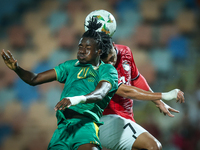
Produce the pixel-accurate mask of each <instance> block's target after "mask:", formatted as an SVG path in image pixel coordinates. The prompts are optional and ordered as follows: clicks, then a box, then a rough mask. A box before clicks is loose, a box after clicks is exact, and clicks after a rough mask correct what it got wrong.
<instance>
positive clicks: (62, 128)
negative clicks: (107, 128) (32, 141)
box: [48, 118, 102, 150]
mask: <svg viewBox="0 0 200 150" xmlns="http://www.w3.org/2000/svg"><path fill="white" fill-rule="evenodd" d="M88 143H93V144H96V145H98V147H99V149H102V147H101V144H100V141H99V127H98V126H97V125H96V123H94V122H93V121H92V120H91V119H89V118H73V119H68V120H63V121H62V122H61V123H59V125H58V128H57V129H56V130H55V132H54V134H53V136H52V138H51V141H50V143H49V146H48V150H77V149H78V147H79V146H81V145H83V144H88Z"/></svg>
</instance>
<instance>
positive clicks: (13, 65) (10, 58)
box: [1, 49, 18, 71]
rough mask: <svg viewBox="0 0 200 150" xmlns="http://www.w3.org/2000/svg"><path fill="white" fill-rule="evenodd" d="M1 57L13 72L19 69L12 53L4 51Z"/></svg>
mask: <svg viewBox="0 0 200 150" xmlns="http://www.w3.org/2000/svg"><path fill="white" fill-rule="evenodd" d="M1 56H2V58H3V60H4V62H5V64H6V65H7V66H8V68H10V69H11V70H14V71H15V70H16V69H17V67H18V63H17V60H15V58H14V57H13V55H12V53H11V52H10V51H9V50H7V53H6V52H5V51H4V49H3V50H2V51H1Z"/></svg>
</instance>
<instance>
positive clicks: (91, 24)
mask: <svg viewBox="0 0 200 150" xmlns="http://www.w3.org/2000/svg"><path fill="white" fill-rule="evenodd" d="M101 25H102V23H100V22H99V23H97V18H95V17H92V19H90V20H89V21H88V25H87V26H86V25H85V26H86V27H87V28H88V30H87V31H86V32H85V33H84V34H83V36H82V37H90V38H94V40H96V42H97V46H98V47H97V48H98V49H101V50H102V54H101V59H104V58H106V57H107V56H108V54H109V53H110V50H111V48H112V38H111V37H110V36H109V35H108V34H106V33H105V32H98V31H96V30H97V29H99V28H100V27H101Z"/></svg>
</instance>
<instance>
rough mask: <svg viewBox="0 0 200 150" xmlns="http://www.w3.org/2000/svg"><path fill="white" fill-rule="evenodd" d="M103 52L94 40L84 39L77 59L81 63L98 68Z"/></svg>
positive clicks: (80, 42)
mask: <svg viewBox="0 0 200 150" xmlns="http://www.w3.org/2000/svg"><path fill="white" fill-rule="evenodd" d="M100 53H101V50H99V49H97V44H96V41H95V40H94V39H93V38H88V37H83V38H81V40H80V41H79V45H78V53H77V58H78V60H79V62H80V63H83V64H92V65H94V66H96V65H97V64H98V63H99V60H100Z"/></svg>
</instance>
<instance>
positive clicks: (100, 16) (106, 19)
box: [84, 9, 117, 36]
mask: <svg viewBox="0 0 200 150" xmlns="http://www.w3.org/2000/svg"><path fill="white" fill-rule="evenodd" d="M93 17H95V18H97V21H98V22H100V23H101V27H100V28H98V29H97V30H98V31H99V32H101V31H102V32H105V33H106V34H108V35H110V36H112V35H113V34H114V33H115V31H116V28H117V23H116V20H115V17H114V16H113V15H112V14H111V13H110V12H108V11H106V10H102V9H101V10H95V11H92V12H91V13H89V14H88V15H87V17H86V18H85V24H84V25H85V31H87V30H88V28H87V25H88V21H89V20H91V19H92V18H93Z"/></svg>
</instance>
